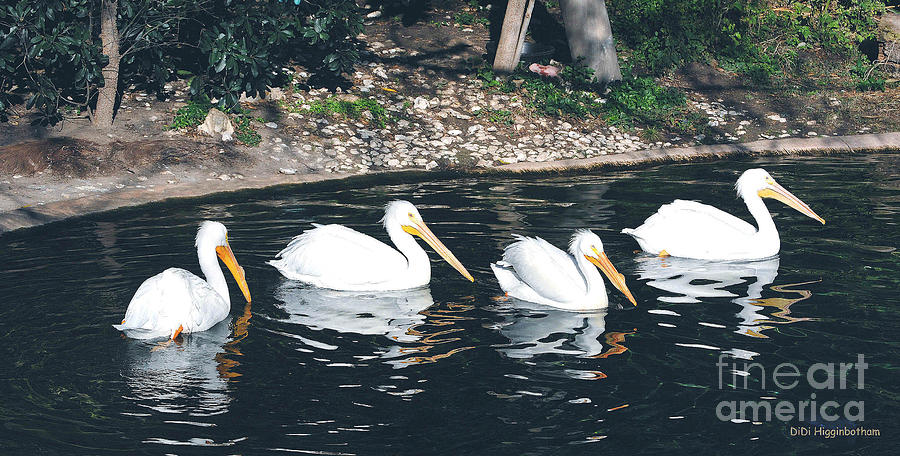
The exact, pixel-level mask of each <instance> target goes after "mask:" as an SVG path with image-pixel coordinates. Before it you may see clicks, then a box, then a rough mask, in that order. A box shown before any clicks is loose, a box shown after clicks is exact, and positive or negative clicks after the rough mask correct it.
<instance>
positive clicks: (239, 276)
mask: <svg viewBox="0 0 900 456" xmlns="http://www.w3.org/2000/svg"><path fill="white" fill-rule="evenodd" d="M216 254H218V255H219V259H220V260H222V262H223V263H225V266H227V267H228V270H229V271H231V275H233V276H234V280H235V281H236V282H237V284H238V287H239V288H240V289H241V293H244V298H245V299H246V300H247V302H250V288H248V287H247V278H246V276H245V275H244V268H242V267H241V266H240V265H239V264H238V262H237V258H235V257H234V252H232V251H231V246H229V245H228V244H227V242H226V244H225V245H220V246H218V247H216Z"/></svg>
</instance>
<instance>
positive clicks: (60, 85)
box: [0, 0, 362, 122]
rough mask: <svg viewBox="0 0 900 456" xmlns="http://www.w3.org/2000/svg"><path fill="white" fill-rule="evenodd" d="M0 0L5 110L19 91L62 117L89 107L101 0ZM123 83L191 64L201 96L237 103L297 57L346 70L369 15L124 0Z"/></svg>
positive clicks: (102, 61) (336, 3)
mask: <svg viewBox="0 0 900 456" xmlns="http://www.w3.org/2000/svg"><path fill="white" fill-rule="evenodd" d="M7 3H8V4H4V6H3V7H0V94H2V95H0V112H3V111H4V110H5V109H7V108H8V107H9V106H10V104H11V103H14V102H16V97H15V96H13V95H12V94H10V93H9V92H10V91H11V90H12V88H13V87H17V88H18V93H19V94H24V95H26V96H28V97H29V98H28V100H27V103H28V104H27V106H28V107H29V108H31V107H35V108H36V109H38V110H39V111H40V112H42V113H44V114H45V116H46V118H47V119H48V120H49V121H51V122H52V121H53V120H56V119H58V117H59V112H60V111H59V110H60V107H61V106H62V105H65V104H71V105H73V106H77V107H79V108H86V107H89V106H91V105H92V104H93V102H94V100H95V98H96V92H97V89H98V88H99V87H101V86H102V85H103V78H102V73H101V70H102V68H103V67H104V66H105V65H106V64H107V61H108V58H107V57H106V56H104V55H102V54H101V50H100V39H99V36H98V33H99V30H98V29H99V27H98V26H97V24H98V23H99V16H100V7H101V4H102V3H103V2H98V1H93V0H9V1H8V2H7ZM117 14H118V17H117V24H118V27H119V30H118V31H119V35H120V36H119V42H120V47H121V53H122V59H121V62H120V67H119V70H120V86H124V84H131V83H136V84H141V85H143V86H145V87H147V88H149V89H151V90H156V91H159V90H161V88H162V86H163V85H164V83H165V82H166V81H167V80H169V79H171V78H172V77H173V76H174V75H175V74H180V73H183V72H188V73H190V74H193V75H195V77H194V78H193V79H192V84H191V94H192V96H193V97H194V98H199V97H202V96H207V97H209V98H211V99H216V100H217V102H218V104H219V105H220V106H221V107H223V108H227V107H234V106H236V105H237V101H238V98H239V96H240V94H241V93H242V92H246V93H247V94H248V95H249V96H255V95H258V94H259V93H261V92H263V91H264V90H266V88H267V87H266V86H270V85H271V86H275V85H280V83H282V82H283V81H284V80H285V79H286V78H285V76H284V74H283V70H282V69H283V68H284V67H286V66H288V65H289V64H291V63H292V62H298V63H301V64H304V65H306V66H307V67H309V68H310V69H311V70H313V71H314V72H315V73H317V74H328V75H332V79H334V78H333V76H334V75H339V74H340V73H342V72H346V71H348V70H349V69H350V68H351V67H352V65H353V64H354V63H355V62H356V61H357V59H358V54H357V49H356V43H355V41H354V37H355V36H356V35H357V34H358V33H359V31H361V27H362V18H361V17H360V14H359V11H358V9H357V7H356V4H355V3H354V2H353V0H303V1H301V2H297V3H295V2H293V1H281V0H267V1H259V0H166V1H159V2H158V1H147V0H118V8H117Z"/></svg>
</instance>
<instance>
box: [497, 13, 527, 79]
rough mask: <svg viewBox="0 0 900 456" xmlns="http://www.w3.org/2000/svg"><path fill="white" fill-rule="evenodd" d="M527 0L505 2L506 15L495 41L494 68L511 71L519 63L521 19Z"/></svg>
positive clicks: (523, 15)
mask: <svg viewBox="0 0 900 456" xmlns="http://www.w3.org/2000/svg"><path fill="white" fill-rule="evenodd" d="M527 2H528V0H509V3H507V4H506V15H505V16H504V17H503V30H502V31H501V32H500V41H499V42H498V43H497V55H495V56H494V70H496V71H513V70H515V69H516V65H518V63H519V54H517V51H520V49H519V35H520V34H521V32H522V21H523V19H524V17H525V5H526V3H527Z"/></svg>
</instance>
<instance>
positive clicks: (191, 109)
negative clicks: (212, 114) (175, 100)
mask: <svg viewBox="0 0 900 456" xmlns="http://www.w3.org/2000/svg"><path fill="white" fill-rule="evenodd" d="M212 107H213V105H212V103H210V102H209V100H201V101H193V100H191V101H190V102H188V104H186V105H184V106H182V107H180V108H178V110H177V111H175V119H173V120H172V123H171V124H170V125H168V129H170V130H177V129H181V128H194V127H197V126H199V125H200V124H202V123H203V121H204V120H206V115H207V114H208V113H209V110H210V109H212Z"/></svg>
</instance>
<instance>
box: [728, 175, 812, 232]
mask: <svg viewBox="0 0 900 456" xmlns="http://www.w3.org/2000/svg"><path fill="white" fill-rule="evenodd" d="M734 187H735V189H736V190H737V193H738V196H740V197H741V198H744V199H745V200H746V198H747V196H750V195H753V194H756V195H758V196H759V197H761V198H774V199H777V200H778V201H781V202H782V203H784V204H787V205H788V206H790V207H792V208H794V209H796V210H797V211H799V212H800V213H801V214H803V215H806V216H807V217H809V218H812V219H815V220H818V221H819V222H820V223H822V224H823V225H824V224H825V220H824V219H823V218H822V217H819V215H818V214H816V213H815V212H813V210H812V209H810V207H809V206H807V205H806V203H804V202H803V201H801V200H800V198H797V197H796V196H794V194H793V193H791V192H789V191H787V189H785V188H784V187H782V186H781V185H779V184H778V182H775V179H773V178H772V176H771V175H769V173H768V172H767V171H766V170H764V169H762V168H755V169H748V170H747V171H744V173H743V174H741V177H740V178H738V181H737V184H735V186H734Z"/></svg>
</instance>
